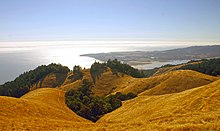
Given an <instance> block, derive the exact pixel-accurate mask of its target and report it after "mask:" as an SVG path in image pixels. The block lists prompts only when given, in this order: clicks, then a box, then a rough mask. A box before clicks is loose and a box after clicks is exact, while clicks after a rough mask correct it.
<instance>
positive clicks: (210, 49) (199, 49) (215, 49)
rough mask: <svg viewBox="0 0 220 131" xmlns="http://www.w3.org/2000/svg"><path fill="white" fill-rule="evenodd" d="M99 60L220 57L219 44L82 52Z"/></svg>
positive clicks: (127, 61)
mask: <svg viewBox="0 0 220 131" xmlns="http://www.w3.org/2000/svg"><path fill="white" fill-rule="evenodd" d="M81 56H88V57H92V58H95V59H98V60H101V61H107V60H108V59H118V60H120V61H123V62H126V63H132V62H133V63H140V64H141V63H147V62H152V61H160V62H164V61H172V60H195V59H208V58H216V57H220V45H212V46H191V47H187V48H178V49H172V50H164V51H130V52H110V53H97V54H83V55H81Z"/></svg>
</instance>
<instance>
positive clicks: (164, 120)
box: [98, 80, 220, 130]
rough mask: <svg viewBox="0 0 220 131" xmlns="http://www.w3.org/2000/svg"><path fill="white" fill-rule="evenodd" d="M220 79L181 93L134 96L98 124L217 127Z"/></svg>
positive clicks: (159, 127) (160, 127)
mask: <svg viewBox="0 0 220 131" xmlns="http://www.w3.org/2000/svg"><path fill="white" fill-rule="evenodd" d="M219 94H220V80H218V81H215V82H213V83H211V84H208V85H205V86H201V87H198V88H194V89H190V90H186V91H184V92H181V93H174V94H166V95H156V96H146V95H142V96H138V97H137V98H135V99H132V100H129V101H126V102H124V103H123V105H122V107H120V108H119V109H117V110H115V111H113V112H111V113H109V114H106V115H105V116H104V117H102V118H101V119H100V120H99V121H98V122H99V123H127V124H128V125H139V128H140V129H144V128H145V127H147V128H151V129H160V130H165V129H168V130H170V129H172V130H219V129H220V127H219V125H220V119H219V118H220V102H219V101H220V95H219Z"/></svg>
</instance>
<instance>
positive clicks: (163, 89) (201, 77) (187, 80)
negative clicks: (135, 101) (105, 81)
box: [118, 70, 218, 95]
mask: <svg viewBox="0 0 220 131" xmlns="http://www.w3.org/2000/svg"><path fill="white" fill-rule="evenodd" d="M217 79H218V78H217V77H214V76H209V75H205V74H202V73H199V72H196V71H191V70H178V71H172V72H168V73H165V74H161V75H158V76H154V77H150V78H140V79H136V80H135V81H133V82H130V83H129V85H128V86H126V87H125V88H123V89H120V90H118V92H123V93H128V92H134V93H137V94H140V93H141V94H148V95H159V94H168V93H177V92H181V91H184V90H187V89H191V88H195V87H199V86H202V85H206V84H209V83H211V82H213V81H215V80H217ZM128 82H129V81H128ZM142 92H143V93H142Z"/></svg>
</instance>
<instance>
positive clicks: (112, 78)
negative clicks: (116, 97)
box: [60, 69, 137, 96]
mask: <svg viewBox="0 0 220 131" xmlns="http://www.w3.org/2000/svg"><path fill="white" fill-rule="evenodd" d="M71 75H72V74H70V75H69V76H71ZM83 79H88V80H89V81H90V82H92V77H91V75H90V71H89V69H86V70H83ZM136 80H137V79H135V78H132V77H131V76H128V75H125V74H122V73H118V75H113V74H112V71H111V70H110V69H108V70H107V71H106V72H104V73H103V74H102V75H101V76H100V77H99V78H97V79H96V83H95V84H94V83H93V82H92V83H93V84H92V85H93V88H92V92H93V93H94V94H95V95H98V96H105V95H108V94H110V93H113V92H117V91H118V90H120V89H123V88H125V87H127V86H129V84H130V83H132V82H134V81H136ZM70 81H71V80H68V77H67V80H65V82H64V83H65V84H64V85H63V86H62V87H60V89H62V90H64V91H68V90H70V89H76V88H78V87H80V85H82V80H77V81H74V82H70Z"/></svg>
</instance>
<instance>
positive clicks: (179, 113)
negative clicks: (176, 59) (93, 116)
mask: <svg viewBox="0 0 220 131" xmlns="http://www.w3.org/2000/svg"><path fill="white" fill-rule="evenodd" d="M206 62H207V61H206ZM200 63H201V62H192V63H190V64H192V65H193V66H190V67H193V68H195V69H198V66H194V64H195V65H196V64H200ZM97 65H98V66H100V65H102V64H100V65H99V63H97ZM203 65H209V64H207V63H205V64H203ZM211 65H214V66H212V69H214V70H213V71H214V72H218V68H215V67H216V66H217V65H218V62H217V63H216V61H215V60H214V64H212V63H211ZM54 66H55V68H51V67H54ZM186 66H188V64H185V65H184V64H182V65H178V66H167V67H163V68H160V69H159V70H157V72H156V73H155V74H154V76H152V77H149V78H134V77H132V76H129V75H128V74H129V73H127V74H126V72H127V71H129V70H127V69H126V68H124V67H123V66H122V67H123V68H122V69H123V70H122V71H123V72H121V69H120V70H119V69H118V70H114V68H110V67H106V68H105V70H102V71H99V70H97V68H96V70H94V71H95V75H94V74H91V71H90V69H84V70H81V73H82V78H80V79H75V78H76V77H75V76H74V75H76V74H74V73H73V71H69V70H68V69H67V68H66V67H62V66H60V65H58V67H57V65H54V64H53V65H52V66H51V67H50V68H49V70H48V71H47V70H43V69H44V68H45V69H47V68H48V67H47V66H43V67H40V68H38V69H37V71H36V70H35V71H31V72H29V73H24V74H23V75H21V76H20V77H19V81H18V80H17V81H16V80H15V81H14V82H11V83H10V82H9V84H6V85H10V86H9V87H10V88H7V87H8V86H6V85H3V86H2V87H1V88H0V89H4V91H6V93H7V90H8V89H11V88H13V86H12V85H13V84H16V83H17V84H22V83H20V82H21V81H22V80H23V79H21V78H25V79H24V80H26V83H29V82H31V83H29V84H30V85H28V89H30V92H28V93H27V94H25V95H23V96H21V97H20V98H13V97H7V96H0V130H171V129H172V130H220V127H219V125H220V104H219V103H220V95H219V94H220V80H219V77H217V76H210V75H207V74H203V73H200V72H197V71H192V70H179V69H180V68H182V67H186ZM125 67H127V66H125ZM202 67H204V68H203V69H207V66H202ZM60 68H61V69H60ZM63 69H65V70H64V72H63V71H62V70H63ZM124 69H126V70H124ZM128 69H130V68H128ZM213 71H212V73H213ZM29 76H32V77H33V78H34V79H33V80H34V81H33V80H32V79H29V78H30V77H29ZM39 76H42V77H39ZM94 76H95V77H94ZM85 79H86V80H88V82H89V83H91V91H92V93H91V95H94V98H96V97H97V99H98V98H101V97H100V96H107V97H109V96H111V95H110V94H116V93H117V92H121V93H124V94H127V93H130V92H133V93H135V94H138V96H137V97H136V98H134V99H131V100H126V101H124V102H123V104H122V106H121V107H119V108H117V109H116V110H114V111H113V112H110V113H108V114H105V115H104V116H103V117H102V118H101V119H99V120H98V122H96V123H93V122H91V121H89V120H86V119H84V118H82V117H80V116H78V115H77V114H76V113H74V112H73V111H71V110H70V109H69V108H68V107H67V106H66V104H65V93H66V92H67V91H69V90H71V89H75V90H77V89H79V88H80V87H81V85H82V83H83V80H85ZM35 81H37V82H35ZM94 81H95V82H94ZM33 82H35V83H33ZM43 87H54V88H43ZM17 88H18V91H19V89H20V87H19V86H18V87H16V89H17ZM38 88H40V89H38ZM82 89H84V88H82ZM9 91H10V90H9ZM16 91H17V90H15V92H14V91H13V92H14V93H16ZM28 91H29V90H28ZM83 91H84V90H83ZM0 93H1V90H0ZM22 93H23V94H24V92H22ZM67 93H68V92H67ZM79 94H80V93H79ZM9 95H10V94H9ZM72 95H74V94H72ZM116 95H117V94H116ZM15 96H16V94H15ZM72 97H73V96H72ZM81 97H82V98H84V97H85V96H81V95H79V97H77V98H76V99H77V100H79V99H81ZM74 98H75V97H74ZM91 98H92V97H91ZM82 100H88V101H92V100H93V99H91V100H90V99H86V98H85V99H82ZM100 100H101V99H100ZM103 100H104V99H103ZM88 101H87V102H86V101H84V103H89V102H88ZM91 103H97V102H94V101H93V102H91ZM76 104H77V103H76ZM78 104H79V103H78ZM77 106H79V109H81V106H82V105H81V104H79V105H77ZM86 106H88V107H90V106H91V105H90V104H87V105H86ZM95 107H97V106H95ZM111 111H112V110H111ZM100 117H101V116H100Z"/></svg>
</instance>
